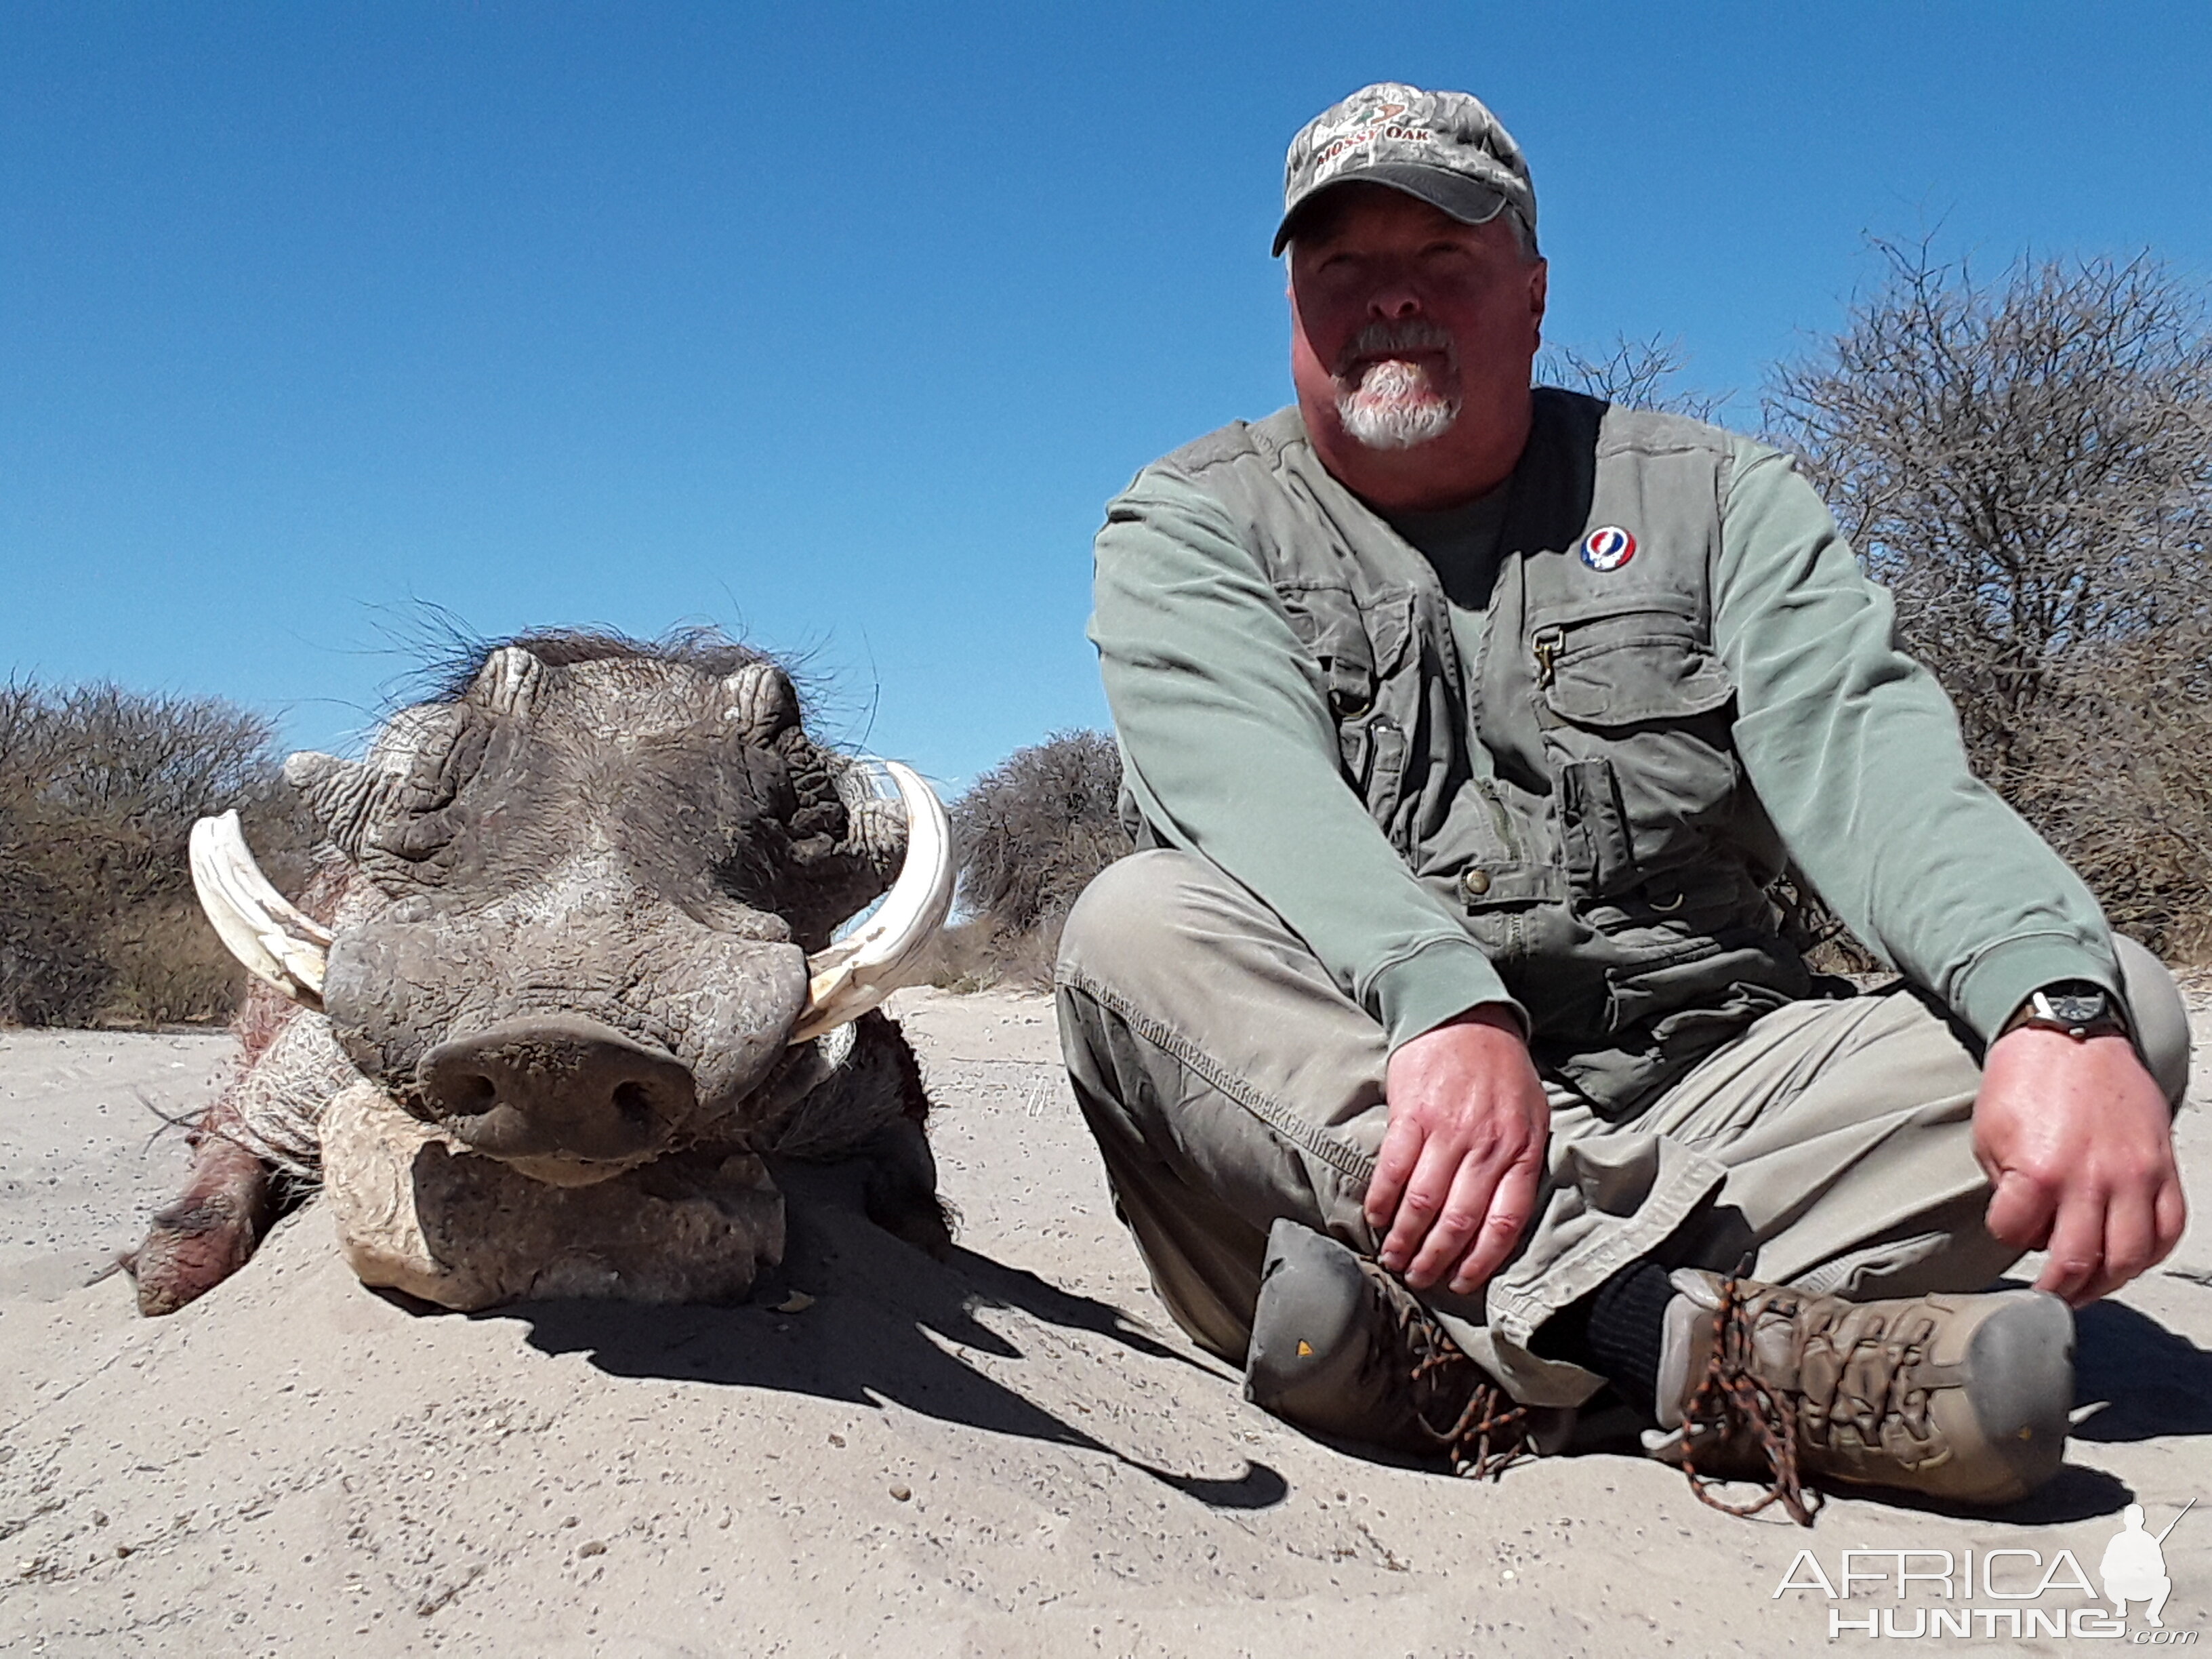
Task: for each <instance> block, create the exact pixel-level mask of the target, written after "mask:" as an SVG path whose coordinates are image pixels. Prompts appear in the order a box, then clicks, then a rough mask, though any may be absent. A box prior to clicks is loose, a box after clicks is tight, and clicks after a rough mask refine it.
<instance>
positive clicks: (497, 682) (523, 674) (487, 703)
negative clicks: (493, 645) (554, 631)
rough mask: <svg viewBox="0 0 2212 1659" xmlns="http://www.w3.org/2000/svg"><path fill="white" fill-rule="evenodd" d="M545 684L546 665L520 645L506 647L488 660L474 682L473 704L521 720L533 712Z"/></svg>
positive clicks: (472, 691)
mask: <svg viewBox="0 0 2212 1659" xmlns="http://www.w3.org/2000/svg"><path fill="white" fill-rule="evenodd" d="M544 684H545V665H544V663H542V662H540V661H538V658H537V656H536V654H535V653H532V651H530V650H529V649H528V648H527V647H523V646H520V645H503V646H501V647H500V648H499V649H498V650H496V651H495V652H493V653H491V654H490V655H489V656H488V657H486V658H485V659H484V662H483V667H482V668H479V669H478V670H477V677H476V678H475V679H474V680H473V681H472V682H471V683H470V685H469V691H468V698H469V701H470V702H472V703H474V704H476V705H477V707H478V708H483V709H485V710H487V711H489V713H491V714H511V715H513V716H515V717H516V718H518V719H520V718H521V717H522V716H525V715H526V714H529V713H530V710H531V708H532V705H533V704H534V703H536V702H537V701H538V692H539V691H540V690H542V689H543V688H544Z"/></svg>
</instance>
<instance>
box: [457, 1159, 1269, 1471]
mask: <svg viewBox="0 0 2212 1659" xmlns="http://www.w3.org/2000/svg"><path fill="white" fill-rule="evenodd" d="M780 1178H781V1179H782V1181H783V1184H784V1186H785V1190H786V1197H787V1200H789V1209H788V1218H787V1227H788V1234H789V1237H788V1240H787V1245H786V1251H785V1259H784V1265H783V1266H782V1267H781V1268H779V1269H777V1270H775V1272H774V1273H769V1274H766V1275H763V1279H762V1280H761V1282H760V1283H759V1284H758V1285H757V1286H756V1288H755V1292H754V1296H753V1298H752V1300H751V1301H750V1302H749V1303H747V1304H745V1305H744V1306H742V1307H733V1308H715V1307H698V1306H680V1307H647V1306H640V1305H636V1304H624V1303H617V1302H587V1301H568V1302H536V1303H520V1304H513V1305H512V1306H509V1307H505V1308H499V1309H495V1310H489V1311H488V1312H485V1313H482V1314H477V1315H471V1316H470V1317H472V1318H477V1319H509V1320H519V1321H521V1322H524V1323H526V1325H527V1326H528V1327H529V1334H528V1337H527V1339H526V1340H528V1341H529V1343H530V1346H532V1347H533V1348H536V1349H538V1351H539V1352H543V1353H550V1354H567V1353H580V1354H582V1355H584V1356H585V1357H586V1358H588V1359H589V1360H590V1362H591V1363H592V1364H593V1365H595V1366H597V1367H598V1368H599V1370H603V1371H605V1372H607V1373H608V1374H609V1375H611V1376H631V1377H657V1378H662V1379H665V1380H671V1381H678V1382H687V1383H707V1384H718V1385H723V1386H743V1387H746V1388H755V1389H774V1390H779V1391H781V1392H785V1393H790V1394H805V1395H814V1396H816V1397H817V1398H818V1399H823V1400H836V1401H845V1402H847V1403H849V1404H852V1405H855V1406H864V1407H870V1408H875V1407H879V1406H880V1405H881V1403H882V1402H884V1401H892V1402H895V1403H896V1404H897V1405H900V1406H902V1407H905V1408H906V1409H908V1410H909V1411H914V1412H919V1413H924V1414H926V1415H927V1416H931V1417H934V1418H937V1419H941V1420H943V1421H946V1422H953V1423H962V1424H966V1425H969V1426H971V1427H974V1428H980V1429H984V1430H987V1431H991V1432H992V1433H994V1434H1003V1435H1009V1436H1014V1437H1022V1438H1026V1439H1031V1440H1037V1441H1042V1442H1044V1443H1049V1444H1053V1445H1060V1446H1066V1447H1070V1448H1074V1449H1081V1450H1085V1451H1091V1452H1096V1453H1098V1454H1100V1455H1103V1456H1106V1457H1110V1458H1112V1459H1113V1460H1114V1461H1115V1462H1119V1463H1121V1464H1124V1465H1126V1466H1127V1467H1128V1468H1133V1469H1135V1470H1137V1471H1138V1472H1139V1473H1141V1474H1146V1475H1149V1476H1151V1477H1152V1479H1153V1480H1158V1481H1159V1482H1160V1483H1161V1484H1162V1485H1164V1486H1170V1487H1172V1488H1173V1489H1174V1490H1176V1492H1181V1493H1182V1494H1183V1495H1185V1496H1186V1497H1188V1498H1195V1499H1196V1500H1197V1501H1198V1502H1200V1503H1202V1504H1207V1505H1209V1506H1211V1507H1213V1508H1217V1509H1235V1510H1260V1509H1267V1508H1269V1507H1271V1506H1273V1505H1274V1504H1279V1503H1280V1502H1282V1501H1283V1499H1284V1498H1285V1497H1286V1496H1287V1495H1288V1493H1289V1491H1290V1487H1289V1483H1288V1482H1286V1481H1285V1480H1284V1479H1283V1477H1282V1476H1281V1475H1280V1474H1278V1473H1277V1472H1276V1471H1275V1470H1273V1469H1272V1468H1268V1467H1267V1465H1265V1464H1261V1463H1255V1462H1251V1461H1249V1459H1248V1460H1245V1461H1244V1462H1243V1472H1242V1473H1241V1474H1237V1475H1236V1476H1234V1477H1233V1478H1227V1479H1223V1478H1217V1477H1209V1476H1205V1475H1200V1474H1182V1473H1179V1472H1176V1471H1174V1470H1170V1469H1162V1468H1154V1467H1153V1466H1152V1465H1151V1464H1148V1463H1146V1462H1142V1461H1140V1460H1139V1459H1136V1458H1133V1457H1131V1456H1128V1455H1127V1454H1125V1453H1123V1452H1121V1451H1119V1450H1117V1449H1115V1448H1114V1447H1112V1446H1110V1445H1108V1444H1107V1443H1105V1442H1104V1441H1103V1440H1101V1439H1099V1438H1098V1437H1097V1436H1096V1435H1094V1434H1092V1433H1091V1432H1089V1431H1086V1430H1085V1429H1083V1428H1080V1427H1079V1426H1077V1425H1075V1424H1073V1423H1071V1422H1068V1421H1066V1419H1063V1418H1061V1417H1059V1416H1056V1415H1054V1413H1052V1412H1050V1411H1048V1410H1046V1409H1045V1408H1044V1407H1042V1406H1040V1405H1038V1404H1037V1403H1036V1402H1035V1401H1032V1400H1030V1399H1028V1398H1027V1397H1025V1396H1024V1395H1022V1394H1020V1393H1019V1392H1018V1391H1016V1390H1015V1389H1012V1388H1010V1387H1008V1386H1007V1385H1006V1383H1002V1382H1000V1381H999V1380H997V1379H996V1378H994V1377H993V1376H990V1375H988V1374H987V1372H985V1371H984V1370H981V1368H979V1367H978V1366H977V1365H975V1364H972V1363H970V1361H969V1358H968V1356H967V1354H966V1353H963V1352H962V1351H963V1350H966V1351H970V1352H973V1353H975V1354H978V1355H988V1356H992V1357H994V1358H999V1359H1007V1360H1018V1359H1021V1358H1024V1355H1023V1353H1022V1352H1021V1351H1020V1350H1019V1349H1018V1348H1017V1347H1016V1346H1014V1345H1013V1343H1012V1341H1011V1340H1009V1339H1008V1338H1007V1336H1006V1334H1004V1333H1003V1332H1002V1331H1000V1330H996V1329H994V1328H992V1327H991V1326H989V1325H987V1324H986V1323H984V1322H982V1321H981V1320H980V1319H979V1318H977V1316H976V1315H977V1313H978V1312H979V1311H981V1310H988V1309H991V1308H1006V1309H1014V1310H1020V1311H1022V1312H1024V1313H1026V1314H1028V1315H1030V1316H1031V1317H1033V1318H1035V1319H1036V1320H1038V1321H1040V1322H1042V1323H1045V1324H1048V1325H1051V1326H1055V1327H1058V1328H1061V1329H1064V1330H1068V1331H1080V1332H1085V1333H1088V1334H1094V1335H1100V1336H1104V1337H1108V1338H1109V1339H1111V1340H1113V1341H1115V1342H1117V1343H1120V1344H1121V1345H1123V1346H1127V1348H1129V1349H1130V1350H1132V1351H1133V1352H1134V1353H1136V1354H1139V1355H1142V1356H1145V1357H1146V1358H1154V1359H1172V1360H1176V1361H1178V1362H1180V1363H1182V1364H1195V1362H1194V1361H1192V1360H1190V1359H1189V1358H1187V1357H1186V1356H1184V1355H1182V1354H1179V1353H1176V1352H1174V1351H1172V1350H1170V1349H1169V1348H1166V1347H1164V1346H1162V1345H1160V1344H1159V1343H1158V1342H1156V1341H1154V1340H1152V1338H1150V1337H1148V1336H1146V1335H1145V1334H1143V1333H1142V1332H1140V1331H1139V1330H1137V1329H1135V1328H1133V1327H1132V1326H1130V1325H1129V1324H1128V1323H1127V1322H1126V1321H1125V1320H1124V1319H1123V1318H1122V1316H1121V1314H1120V1312H1119V1311H1118V1310H1115V1309H1114V1308H1112V1307H1109V1306H1108V1305H1107V1304H1104V1303H1101V1302H1096V1301H1093V1300H1091V1299H1090V1298H1088V1297H1080V1296H1076V1295H1073V1294H1071V1293H1070V1292H1068V1291H1062V1290H1059V1289H1056V1288H1055V1287H1054V1286H1052V1285H1048V1284H1046V1283H1045V1282H1044V1281H1043V1280H1042V1279H1037V1278H1036V1276H1035V1275H1034V1274H1030V1273H1024V1272H1023V1271H1021V1270H1020V1269H1018V1268H1014V1267H1007V1266H1006V1265H1005V1264H1003V1263H1001V1262H997V1261H992V1260H991V1259H990V1258H988V1257H987V1256H982V1255H977V1254H975V1252H973V1251H969V1250H955V1251H954V1252H953V1253H952V1255H951V1256H950V1257H949V1258H948V1259H947V1260H945V1261H933V1260H931V1259H930V1258H929V1257H928V1256H927V1255H923V1254H922V1253H921V1251H919V1250H916V1249H912V1248H911V1247H909V1246H908V1245H906V1244H903V1243H900V1242H899V1241H898V1240H897V1239H896V1238H893V1237H891V1236H890V1234H889V1233H886V1232H884V1231H883V1230H882V1229H880V1228H878V1227H877V1226H875V1225H873V1224H872V1223H871V1222H869V1221H868V1220H867V1219H866V1218H865V1216H864V1215H862V1214H861V1213H860V1207H859V1202H858V1194H857V1193H856V1192H850V1191H846V1190H843V1189H842V1187H841V1184H840V1183H839V1182H836V1180H835V1179H834V1178H829V1177H828V1176H825V1177H824V1178H823V1179H820V1180H816V1179H811V1178H810V1177H809V1176H806V1175H799V1176H785V1177H780ZM794 1290H800V1291H804V1292H805V1294H806V1295H807V1296H809V1297H811V1298H812V1300H811V1302H810V1303H809V1304H807V1305H806V1306H805V1308H804V1309H803V1310H798V1311H793V1312H779V1311H778V1307H779V1304H785V1303H786V1302H787V1298H788V1297H789V1296H790V1293H791V1292H792V1291H794ZM1098 1363H1105V1362H1103V1361H1101V1362H1098Z"/></svg>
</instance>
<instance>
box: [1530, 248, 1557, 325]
mask: <svg viewBox="0 0 2212 1659" xmlns="http://www.w3.org/2000/svg"><path fill="white" fill-rule="evenodd" d="M1551 291H1552V267H1551V266H1550V264H1547V262H1545V261H1544V260H1542V259H1537V260H1534V261H1533V262H1532V263H1531V264H1530V265H1529V267H1528V328H1529V331H1530V332H1531V333H1533V334H1534V336H1535V341H1534V343H1535V344H1537V345H1539V346H1541V345H1542V344H1543V343H1544V302H1545V301H1546V300H1547V299H1548V298H1549V297H1550V296H1551Z"/></svg>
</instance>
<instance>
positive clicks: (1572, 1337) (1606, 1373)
mask: <svg viewBox="0 0 2212 1659" xmlns="http://www.w3.org/2000/svg"><path fill="white" fill-rule="evenodd" d="M1673 1300H1674V1286H1673V1285H1669V1284H1668V1282H1667V1269H1665V1268H1664V1267H1661V1266H1660V1265H1659V1264H1658V1263H1657V1262H1656V1261H1638V1262H1634V1263H1632V1264H1631V1265H1630V1266H1628V1267H1623V1268H1622V1269H1621V1270H1620V1272H1619V1273H1615V1274H1613V1277H1612V1278H1610V1279H1607V1280H1606V1281H1605V1283H1604V1284H1602V1285H1599V1286H1598V1287H1597V1288H1596V1289H1595V1290H1594V1291H1591V1292H1590V1293H1589V1295H1588V1296H1586V1297H1583V1299H1582V1300H1581V1301H1579V1302H1574V1303H1570V1304H1568V1305H1567V1306H1566V1307H1564V1308H1562V1309H1560V1310H1559V1312H1557V1313H1555V1314H1553V1316H1551V1318H1549V1319H1547V1320H1546V1321H1545V1322H1544V1325H1543V1328H1542V1329H1541V1330H1539V1331H1538V1332H1537V1333H1536V1341H1535V1352H1536V1353H1537V1354H1538V1355H1539V1356H1540V1357H1541V1358H1546V1359H1565V1360H1569V1361H1571V1362H1572V1363H1573V1364H1577V1365H1581V1366H1583V1367H1584V1368H1585V1369H1587V1370H1593V1371H1595V1372H1596V1373H1597V1374H1598V1375H1599V1376H1601V1377H1603V1378H1604V1379H1605V1380H1606V1381H1607V1382H1608V1383H1612V1384H1613V1391H1614V1392H1615V1393H1617V1394H1618V1395H1620V1397H1621V1398H1622V1399H1623V1400H1625V1401H1627V1402H1628V1404H1629V1405H1630V1406H1631V1407H1633V1408H1634V1409H1635V1410H1637V1411H1638V1412H1641V1413H1644V1415H1645V1416H1646V1417H1649V1418H1651V1419H1653V1420H1654V1421H1656V1420H1657V1419H1656V1402H1657V1401H1658V1397H1659V1346H1660V1340H1661V1335H1662V1328H1663V1327H1664V1325H1665V1322H1666V1318H1667V1304H1668V1303H1669V1302H1671V1301H1673Z"/></svg>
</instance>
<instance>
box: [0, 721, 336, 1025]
mask: <svg viewBox="0 0 2212 1659" xmlns="http://www.w3.org/2000/svg"><path fill="white" fill-rule="evenodd" d="M270 736H271V733H270V727H269V725H268V723H267V722H266V721H265V720H263V719H261V717H260V716H258V715H256V714H248V713H247V712H246V711H245V710H243V709H240V708H235V707H234V706H233V705H231V704H228V703H226V702H220V701H218V700H216V699H214V698H195V697H167V696H145V695H142V694H140V693H137V692H131V691H125V690H122V689H120V688H119V687H117V686H113V685H81V686H66V687H56V688H48V687H45V686H41V685H40V684H37V683H35V682H33V681H29V680H14V681H10V682H9V683H8V684H6V685H4V686H0V1023H8V1024H92V1023H94V1022H96V1021H125V1022H131V1023H145V1024H167V1023H171V1022H175V1021H200V1020H213V1019H222V1018H228V1016H229V1015H230V1014H231V1013H232V1012H234V1010H235V1008H236V1006H237V1005H238V1000H239V998H240V995H241V994H242V992H243V988H244V974H243V970H241V969H239V968H238V967H237V965H236V964H235V963H234V962H232V961H231V959H230V957H229V956H228V953H227V952H226V951H224V950H223V948H222V944H221V943H220V941H218V940H217V939H216V937H215V934H214V931H213V930H212V929H211V928H210V927H208V926H207V925H206V923H205V922H204V921H202V920H201V919H200V916H199V913H198V907H197V903H196V902H195V901H194V899H193V896H192V890H191V873H190V871H189V869H188V867H187V866H186V861H185V842H186V838H187V837H188V836H189V835H190V833H191V825H192V821H193V820H194V819H195V818H197V817H203V816H205V815H207V814H209V813H213V812H220V811H225V810H226V809H228V808H230V807H237V808H239V809H240V811H241V812H242V813H243V814H244V815H245V816H246V817H247V818H248V820H249V824H250V826H251V827H252V830H253V832H254V833H255V835H256V836H257V837H258V844H262V845H264V846H266V847H267V848H269V849H270V858H269V860H268V862H269V866H270V873H271V874H272V875H273V876H275V877H276V879H277V880H278V881H279V883H280V884H282V883H283V881H284V880H285V879H286V878H288V877H290V878H297V877H298V876H300V875H301V874H303V873H304V872H305V867H306V854H307V846H308V839H309V838H308V836H307V831H306V829H305V827H304V826H302V825H300V824H298V823H295V822H294V820H293V817H292V813H291V809H290V804H289V799H286V797H285V795H284V792H283V790H282V789H281V787H280V781H279V777H278V774H277V769H276V757H275V756H274V755H273V754H272V752H271V751H270Z"/></svg>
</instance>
